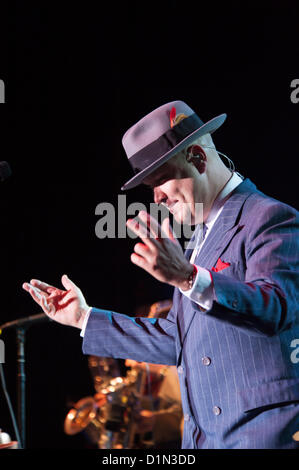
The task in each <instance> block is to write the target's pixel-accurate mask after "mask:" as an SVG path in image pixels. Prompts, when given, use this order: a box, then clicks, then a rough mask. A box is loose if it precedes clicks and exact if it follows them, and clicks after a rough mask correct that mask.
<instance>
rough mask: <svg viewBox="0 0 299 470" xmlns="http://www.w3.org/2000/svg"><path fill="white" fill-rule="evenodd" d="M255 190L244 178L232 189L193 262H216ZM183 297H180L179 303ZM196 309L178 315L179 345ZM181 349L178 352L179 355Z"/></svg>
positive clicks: (187, 253) (207, 264) (210, 264)
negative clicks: (245, 204)
mask: <svg viewBox="0 0 299 470" xmlns="http://www.w3.org/2000/svg"><path fill="white" fill-rule="evenodd" d="M255 190H256V187H255V185H254V184H253V183H252V182H251V181H250V180H249V179H246V180H244V181H243V182H242V183H241V184H240V185H239V186H237V188H236V189H235V190H234V191H233V193H232V195H231V196H230V198H229V199H228V200H227V201H226V203H225V204H224V207H223V210H222V212H221V214H220V216H219V217H218V219H217V220H216V222H215V224H214V225H213V227H212V229H211V232H210V233H209V234H208V236H207V239H206V241H205V243H204V245H203V247H202V249H201V251H200V252H199V254H198V256H197V257H196V258H195V261H194V263H195V264H197V265H198V266H202V267H203V268H206V269H211V268H212V267H213V266H214V265H215V264H216V263H217V260H218V258H219V257H220V256H221V254H222V252H223V251H224V250H225V248H226V247H227V246H228V244H229V243H230V241H231V240H232V238H233V237H234V235H235V234H236V233H237V232H238V231H239V230H241V229H242V226H241V225H239V224H238V220H239V219H240V213H241V211H242V208H243V205H244V203H245V201H246V199H247V198H248V197H249V196H250V195H251V194H252V193H253V192H254V191H255ZM198 234H200V231H199V232H197V231H195V232H194V234H193V236H192V238H191V240H190V241H193V240H194V237H196V236H197V235H198ZM192 251H193V249H189V248H188V247H187V249H186V251H185V256H186V257H187V258H188V259H190V256H191V254H192ZM182 304H183V299H181V305H182ZM196 313H197V312H196V310H194V309H192V310H190V311H189V309H188V313H187V315H184V312H182V315H181V316H178V318H177V321H178V322H179V323H180V324H181V328H179V329H180V331H182V337H181V347H183V344H184V341H185V339H186V336H187V333H188V331H189V329H190V326H191V323H192V321H193V319H194V316H195V314H196ZM181 353H182V349H181V351H180V353H179V358H180V357H181Z"/></svg>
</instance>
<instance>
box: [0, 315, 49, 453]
mask: <svg viewBox="0 0 299 470" xmlns="http://www.w3.org/2000/svg"><path fill="white" fill-rule="evenodd" d="M44 320H50V319H49V317H47V315H45V314H44V313H40V314H38V315H31V316H29V317H26V318H20V319H19V320H13V321H11V322H8V323H4V325H1V326H0V333H1V332H2V330H4V329H8V328H16V338H17V370H18V372H17V402H18V427H19V429H20V439H21V442H20V446H21V448H22V449H25V447H26V372H25V340H26V329H27V328H29V326H30V325H32V323H36V322H41V321H44Z"/></svg>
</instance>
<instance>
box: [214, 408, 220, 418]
mask: <svg viewBox="0 0 299 470" xmlns="http://www.w3.org/2000/svg"><path fill="white" fill-rule="evenodd" d="M213 413H214V415H215V416H218V415H220V413H221V408H219V406H213Z"/></svg>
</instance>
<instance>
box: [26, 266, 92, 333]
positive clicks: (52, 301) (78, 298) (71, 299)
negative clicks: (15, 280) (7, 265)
mask: <svg viewBox="0 0 299 470" xmlns="http://www.w3.org/2000/svg"><path fill="white" fill-rule="evenodd" d="M61 282H62V284H63V286H64V287H65V289H66V290H62V289H58V288H57V287H54V286H50V285H49V284H46V283H45V282H41V281H38V280H37V279H31V281H30V283H27V282H24V284H23V286H22V287H23V289H25V290H26V291H27V292H29V294H30V295H31V297H32V298H33V299H34V300H35V302H36V303H38V305H39V306H40V307H41V308H42V309H43V311H44V312H45V314H46V315H48V317H49V318H51V319H52V320H55V321H57V322H58V323H62V324H63V325H68V326H74V327H77V328H80V329H81V328H82V324H83V320H84V317H85V315H86V313H87V310H88V309H89V307H88V305H87V304H86V301H85V298H84V296H83V294H82V292H81V290H80V289H79V287H77V286H76V284H74V283H73V282H72V281H71V280H70V279H69V278H68V277H67V275H66V274H64V275H63V276H62V278H61Z"/></svg>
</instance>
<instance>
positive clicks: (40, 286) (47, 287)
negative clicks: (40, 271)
mask: <svg viewBox="0 0 299 470" xmlns="http://www.w3.org/2000/svg"><path fill="white" fill-rule="evenodd" d="M30 284H31V285H32V286H34V287H37V288H38V289H40V290H41V291H44V292H47V293H50V292H51V291H52V290H53V289H55V290H58V289H57V288H56V287H54V286H51V285H50V284H47V283H46V282H42V281H39V280H38V279H31V281H30Z"/></svg>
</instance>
